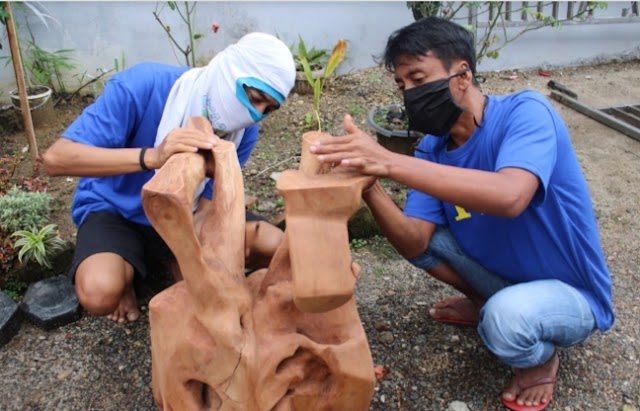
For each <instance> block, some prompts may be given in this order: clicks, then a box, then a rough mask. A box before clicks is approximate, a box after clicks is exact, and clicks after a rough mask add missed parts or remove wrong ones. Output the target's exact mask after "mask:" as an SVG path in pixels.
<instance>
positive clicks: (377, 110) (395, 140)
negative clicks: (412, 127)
mask: <svg viewBox="0 0 640 411" xmlns="http://www.w3.org/2000/svg"><path fill="white" fill-rule="evenodd" d="M394 119H395V121H396V122H399V123H400V126H398V125H397V124H396V125H392V124H393V121H394ZM404 121H405V113H404V110H403V108H402V106H401V105H400V104H390V105H388V106H379V107H374V108H372V109H371V110H369V115H368V116H367V123H368V124H369V126H370V127H371V128H372V129H373V130H374V131H375V133H376V137H377V139H378V143H380V145H381V146H382V147H384V148H386V149H387V150H389V151H393V152H395V153H400V154H406V155H409V156H413V152H414V150H415V147H416V145H417V144H418V142H419V141H420V139H421V138H422V133H419V132H417V131H411V132H409V131H408V130H407V129H406V128H405V129H403V128H402V125H401V124H402V122H404ZM381 123H384V124H381Z"/></svg>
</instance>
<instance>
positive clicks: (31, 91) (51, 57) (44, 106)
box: [0, 3, 74, 127]
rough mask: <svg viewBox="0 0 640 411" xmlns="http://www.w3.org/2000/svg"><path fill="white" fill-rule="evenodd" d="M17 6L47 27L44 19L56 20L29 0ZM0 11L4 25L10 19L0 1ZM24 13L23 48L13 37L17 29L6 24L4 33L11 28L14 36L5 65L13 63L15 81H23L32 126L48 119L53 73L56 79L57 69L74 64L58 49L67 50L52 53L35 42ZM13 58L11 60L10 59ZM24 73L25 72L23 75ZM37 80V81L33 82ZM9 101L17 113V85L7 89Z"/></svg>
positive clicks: (8, 11)
mask: <svg viewBox="0 0 640 411" xmlns="http://www.w3.org/2000/svg"><path fill="white" fill-rule="evenodd" d="M18 6H19V7H20V8H21V9H22V10H25V12H26V13H30V14H33V15H35V16H36V17H37V18H38V19H39V20H40V21H42V23H43V24H45V26H47V27H48V25H47V21H46V19H47V18H48V19H51V20H53V21H56V20H55V19H53V17H51V16H50V15H48V14H45V13H43V12H42V11H40V10H39V9H38V8H37V7H36V6H34V5H33V4H29V3H19V4H18ZM0 9H1V11H2V13H0V19H1V20H2V23H3V24H4V25H7V20H8V19H9V20H10V19H11V12H10V9H8V8H7V5H6V4H5V5H0ZM30 14H27V19H26V22H27V23H26V24H27V30H28V32H29V34H30V35H31V41H30V42H29V45H28V47H27V49H26V50H24V49H23V46H22V42H21V41H20V40H19V39H18V37H17V31H15V26H14V23H13V21H11V23H10V24H11V27H9V26H7V34H9V29H10V28H11V31H12V35H13V37H14V42H13V47H12V48H11V56H10V57H7V58H6V59H7V61H6V64H5V65H9V64H14V70H16V79H17V80H16V81H17V82H18V78H20V79H21V80H23V81H24V82H26V87H25V92H26V95H27V100H28V102H29V109H30V111H31V117H32V121H33V125H34V126H35V127H37V126H39V125H40V124H43V123H45V122H46V121H48V120H49V119H50V118H51V117H52V116H53V115H54V113H53V103H52V101H51V96H52V92H53V89H52V88H51V87H50V85H51V84H52V83H51V80H52V78H53V76H54V75H56V76H58V81H60V69H61V68H70V67H74V66H72V65H71V64H69V63H68V62H67V60H68V57H66V56H64V55H61V54H59V53H66V52H68V51H69V50H60V51H57V52H55V53H49V52H46V51H44V50H42V49H41V48H39V47H38V46H37V45H36V44H35V39H34V37H33V33H32V31H31V27H30V26H29V21H28V17H29V15H30ZM14 59H15V62H14V61H13V60H14ZM16 64H18V66H17V67H19V68H22V70H21V73H18V69H17V68H16ZM54 70H55V71H54ZM25 74H26V75H25ZM34 82H38V83H40V84H34ZM9 95H10V98H11V102H12V104H13V106H14V109H15V110H16V112H18V113H20V110H21V107H22V106H21V101H20V92H19V88H18V89H15V90H11V91H10V92H9Z"/></svg>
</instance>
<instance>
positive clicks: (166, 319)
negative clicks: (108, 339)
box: [143, 118, 375, 411]
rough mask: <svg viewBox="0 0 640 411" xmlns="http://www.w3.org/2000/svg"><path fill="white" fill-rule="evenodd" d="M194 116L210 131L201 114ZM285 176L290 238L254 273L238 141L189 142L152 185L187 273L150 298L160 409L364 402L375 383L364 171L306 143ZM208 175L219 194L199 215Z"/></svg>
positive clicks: (159, 226) (153, 210) (150, 204)
mask: <svg viewBox="0 0 640 411" xmlns="http://www.w3.org/2000/svg"><path fill="white" fill-rule="evenodd" d="M188 127H195V128H198V129H200V130H203V131H205V132H208V133H211V132H212V130H211V127H210V125H209V123H208V122H207V121H206V120H205V119H204V118H193V119H191V120H190V123H189V125H188ZM313 137H314V136H313V135H312V134H309V133H307V134H306V135H305V136H304V137H303V139H304V146H303V156H302V160H301V165H300V170H297V171H293V170H290V171H286V172H285V173H283V174H282V176H281V178H280V180H279V181H278V189H279V190H281V192H282V194H283V196H284V198H285V213H286V224H287V228H286V231H285V235H284V240H283V241H282V243H281V244H280V246H279V248H278V249H277V251H276V253H275V255H274V256H273V258H272V260H271V263H270V265H269V267H268V268H267V269H262V270H258V271H255V272H253V273H252V274H251V275H250V276H248V277H245V274H244V273H245V270H244V257H245V254H244V250H245V248H244V247H245V212H244V184H243V180H242V173H241V170H240V166H239V163H238V159H237V155H236V151H235V146H234V145H233V143H230V142H227V141H220V142H219V143H218V144H217V145H216V146H215V147H214V148H213V150H212V156H211V158H209V161H208V162H206V161H205V158H204V156H202V155H200V154H196V153H183V154H177V155H174V156H172V157H171V159H170V160H169V161H168V162H167V163H166V164H165V165H164V166H163V167H162V168H161V169H160V170H158V172H157V173H156V175H155V176H154V177H153V178H152V179H151V180H150V181H149V182H148V183H147V184H146V185H145V187H144V189H143V204H144V209H145V212H146V213H147V215H148V217H149V220H150V221H151V223H152V224H153V226H154V227H155V229H156V230H157V231H158V233H160V235H161V236H162V237H163V239H164V240H165V241H166V243H167V244H168V245H169V247H170V248H171V250H172V251H173V252H174V254H175V256H176V259H177V262H178V264H179V267H180V270H181V272H182V275H183V278H184V281H179V282H177V283H176V284H174V285H173V286H171V287H169V288H167V289H166V290H164V291H163V292H161V293H159V294H157V295H156V296H155V297H154V298H153V299H152V300H151V301H150V303H149V321H150V329H151V354H152V390H153V396H154V400H155V402H156V404H157V405H158V407H159V409H161V410H164V411H190V410H199V411H203V410H238V411H240V410H243V411H244V410H248V411H254V410H255V411H261V410H265V411H266V410H269V411H270V410H273V411H277V410H300V411H311V410H313V411H316V410H345V411H347V410H349V411H357V410H367V409H368V408H369V404H370V402H371V397H372V395H373V388H374V384H375V379H374V372H373V364H372V358H371V352H370V350H369V345H368V343H367V338H366V335H365V333H364V329H363V327H362V324H361V322H360V318H359V315H358V312H357V309H356V305H355V301H354V297H353V286H354V284H355V280H356V279H357V277H358V275H359V272H360V268H359V267H358V265H357V264H355V263H352V261H351V255H350V253H349V243H348V238H347V235H346V233H347V227H346V223H347V220H348V218H349V217H350V215H351V214H353V213H354V212H355V211H356V210H357V208H358V207H359V205H360V200H361V194H362V190H363V189H364V187H366V186H367V185H369V184H371V180H369V179H368V178H367V177H362V176H359V175H353V174H349V173H344V172H339V171H337V170H332V171H330V172H328V173H327V174H318V173H321V172H327V171H328V170H322V168H321V167H319V165H318V163H317V162H315V157H314V156H311V155H307V154H305V153H306V151H308V150H307V147H308V144H309V143H310V141H311V139H312V138H313ZM205 175H208V176H212V177H214V192H215V196H214V200H213V201H212V202H211V205H212V206H211V207H210V208H209V209H207V213H206V215H205V216H204V218H203V219H202V222H200V220H199V219H198V222H197V224H194V216H193V214H192V200H193V196H194V193H195V190H196V187H197V185H198V184H199V183H200V182H201V181H202V179H203V178H204V177H205Z"/></svg>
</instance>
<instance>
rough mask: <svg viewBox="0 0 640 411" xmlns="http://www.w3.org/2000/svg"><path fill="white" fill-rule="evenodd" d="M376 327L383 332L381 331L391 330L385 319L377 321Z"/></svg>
mask: <svg viewBox="0 0 640 411" xmlns="http://www.w3.org/2000/svg"><path fill="white" fill-rule="evenodd" d="M374 328H375V329H376V331H378V332H381V331H389V326H388V325H387V323H385V322H384V321H376V323H375V325H374Z"/></svg>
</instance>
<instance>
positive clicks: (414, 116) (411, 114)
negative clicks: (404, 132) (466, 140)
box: [404, 70, 467, 137]
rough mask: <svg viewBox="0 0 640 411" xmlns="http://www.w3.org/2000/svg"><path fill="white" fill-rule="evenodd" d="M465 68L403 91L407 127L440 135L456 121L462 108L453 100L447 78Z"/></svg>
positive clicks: (455, 75)
mask: <svg viewBox="0 0 640 411" xmlns="http://www.w3.org/2000/svg"><path fill="white" fill-rule="evenodd" d="M466 72H467V70H464V71H461V72H460V73H457V74H454V75H452V76H450V77H447V78H443V79H441V80H436V81H430V82H428V83H425V84H422V85H420V86H417V87H413V88H411V89H409V90H405V92H404V106H405V109H406V110H407V117H408V118H409V129H410V130H416V131H419V132H421V133H425V134H431V135H434V136H438V137H441V136H443V135H445V134H446V133H447V132H448V131H449V130H451V127H453V125H454V124H455V122H456V121H458V118H459V117H460V114H462V109H461V108H460V107H458V106H457V105H456V103H454V102H453V99H452V98H451V91H450V90H449V80H451V79H452V78H454V77H457V76H460V75H462V74H464V73H466Z"/></svg>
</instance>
